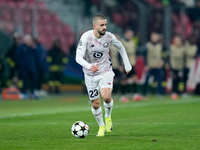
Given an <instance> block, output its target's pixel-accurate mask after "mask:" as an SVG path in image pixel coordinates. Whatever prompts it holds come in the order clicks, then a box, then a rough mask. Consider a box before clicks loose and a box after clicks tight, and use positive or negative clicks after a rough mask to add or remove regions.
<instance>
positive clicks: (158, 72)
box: [156, 69, 163, 98]
mask: <svg viewBox="0 0 200 150" xmlns="http://www.w3.org/2000/svg"><path fill="white" fill-rule="evenodd" d="M156 77H157V81H158V87H157V91H158V96H159V97H160V98H162V96H163V87H162V80H163V73H162V69H157V70H156Z"/></svg>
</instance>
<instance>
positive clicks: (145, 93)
mask: <svg viewBox="0 0 200 150" xmlns="http://www.w3.org/2000/svg"><path fill="white" fill-rule="evenodd" d="M151 71H152V70H151V69H150V70H149V71H148V72H147V75H146V79H145V82H144V85H143V91H142V92H143V97H144V99H146V96H147V89H148V86H149V85H148V82H149V78H150V76H151Z"/></svg>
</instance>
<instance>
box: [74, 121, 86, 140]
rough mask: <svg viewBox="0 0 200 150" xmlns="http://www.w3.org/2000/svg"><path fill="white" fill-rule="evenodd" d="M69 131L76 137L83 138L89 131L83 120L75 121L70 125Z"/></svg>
mask: <svg viewBox="0 0 200 150" xmlns="http://www.w3.org/2000/svg"><path fill="white" fill-rule="evenodd" d="M71 132H72V135H73V136H74V137H76V138H84V137H86V136H87V135H88V133H89V126H88V125H87V124H86V123H85V122H83V121H77V122H75V123H74V124H73V125H72V128H71Z"/></svg>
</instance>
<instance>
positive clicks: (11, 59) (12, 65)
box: [6, 33, 21, 87]
mask: <svg viewBox="0 0 200 150" xmlns="http://www.w3.org/2000/svg"><path fill="white" fill-rule="evenodd" d="M20 42H21V41H20V35H19V33H14V35H13V43H12V45H11V47H10V49H9V50H8V53H7V55H6V61H7V63H8V66H9V75H8V81H7V83H6V84H7V86H8V87H9V86H11V85H12V84H13V79H14V77H16V78H17V77H18V73H19V72H18V66H17V63H16V60H15V52H16V50H17V48H18V46H19V45H20ZM19 83H20V82H19ZM18 86H20V85H18Z"/></svg>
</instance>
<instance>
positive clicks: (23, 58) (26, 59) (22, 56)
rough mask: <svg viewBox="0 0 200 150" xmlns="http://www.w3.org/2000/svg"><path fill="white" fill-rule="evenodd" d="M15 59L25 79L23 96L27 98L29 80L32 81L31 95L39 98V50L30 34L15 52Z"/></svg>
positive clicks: (22, 90) (23, 79)
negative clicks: (37, 88) (37, 87)
mask: <svg viewBox="0 0 200 150" xmlns="http://www.w3.org/2000/svg"><path fill="white" fill-rule="evenodd" d="M15 59H16V62H17V63H18V66H19V73H20V77H21V79H22V81H23V86H22V88H21V92H22V94H23V98H24V99H27V98H28V96H27V86H28V83H29V82H28V80H30V82H31V97H30V98H37V95H36V94H35V90H36V86H37V68H36V67H37V62H38V58H37V51H36V49H35V47H34V43H33V40H32V37H31V36H30V35H28V34H27V35H25V36H24V43H23V44H22V45H20V46H19V47H18V49H17V50H16V53H15Z"/></svg>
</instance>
